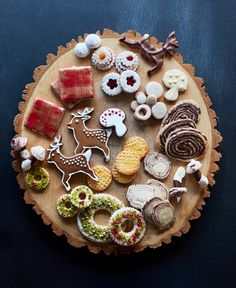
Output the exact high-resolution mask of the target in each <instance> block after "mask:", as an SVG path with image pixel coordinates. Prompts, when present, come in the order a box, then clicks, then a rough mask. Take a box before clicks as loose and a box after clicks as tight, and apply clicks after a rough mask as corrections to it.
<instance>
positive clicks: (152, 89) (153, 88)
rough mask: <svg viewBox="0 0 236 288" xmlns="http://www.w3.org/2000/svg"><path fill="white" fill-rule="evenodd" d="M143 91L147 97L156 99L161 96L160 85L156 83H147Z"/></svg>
mask: <svg viewBox="0 0 236 288" xmlns="http://www.w3.org/2000/svg"><path fill="white" fill-rule="evenodd" d="M145 91H146V93H147V95H151V94H152V95H155V96H156V97H157V98H160V97H161V95H162V94H163V87H162V85H161V84H160V83H158V82H156V81H151V82H148V83H147V85H146V86H145Z"/></svg>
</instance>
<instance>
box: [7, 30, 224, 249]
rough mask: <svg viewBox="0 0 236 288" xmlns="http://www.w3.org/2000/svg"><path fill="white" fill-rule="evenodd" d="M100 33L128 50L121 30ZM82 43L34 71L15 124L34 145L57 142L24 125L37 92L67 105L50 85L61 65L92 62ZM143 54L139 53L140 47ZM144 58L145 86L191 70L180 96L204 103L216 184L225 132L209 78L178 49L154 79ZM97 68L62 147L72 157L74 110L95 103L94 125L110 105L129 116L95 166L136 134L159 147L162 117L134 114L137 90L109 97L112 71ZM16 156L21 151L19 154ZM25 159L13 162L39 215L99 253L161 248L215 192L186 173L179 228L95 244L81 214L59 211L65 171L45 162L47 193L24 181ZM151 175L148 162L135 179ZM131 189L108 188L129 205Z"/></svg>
mask: <svg viewBox="0 0 236 288" xmlns="http://www.w3.org/2000/svg"><path fill="white" fill-rule="evenodd" d="M97 34H98V35H100V33H99V32H97ZM124 34H125V35H126V36H127V37H128V38H136V39H138V38H140V37H141V35H140V34H138V33H136V32H134V31H128V32H127V33H124ZM85 36H86V35H84V37H85ZM100 36H101V37H102V45H103V46H108V47H110V48H112V49H113V50H114V52H115V53H116V54H117V53H119V52H121V51H124V50H128V48H127V47H126V46H125V45H122V44H120V42H119V41H118V38H120V37H121V35H119V34H118V33H115V32H113V31H111V30H108V29H105V30H104V31H103V34H102V35H100ZM83 39H84V38H82V37H79V39H78V41H79V42H81V41H83ZM151 41H152V43H153V44H155V45H158V41H157V39H156V38H154V37H152V38H151ZM76 43H77V41H75V40H72V41H71V42H70V43H68V44H67V45H66V47H63V46H60V47H59V48H58V52H57V55H53V54H49V55H48V56H47V64H46V65H43V66H40V67H38V68H36V69H35V71H34V76H33V77H34V81H35V82H33V83H30V84H27V85H26V88H25V91H24V93H23V99H24V101H23V102H20V104H19V110H20V114H18V115H17V116H16V117H15V120H14V126H15V131H16V133H17V134H20V135H23V136H27V137H28V139H29V141H28V144H27V145H28V147H31V146H35V145H42V146H43V147H45V148H48V147H49V144H50V143H51V142H52V140H51V141H50V140H49V139H47V138H46V137H43V136H40V135H38V134H36V133H34V132H32V131H30V130H27V129H26V128H25V127H24V121H25V119H26V116H27V114H28V112H29V110H30V108H31V105H32V103H33V101H34V99H35V98H36V97H42V98H43V99H45V100H49V101H51V102H53V103H55V104H57V105H60V106H63V105H62V104H61V103H60V101H59V100H58V99H57V98H56V97H55V95H54V94H53V93H52V91H51V89H50V84H51V83H52V81H54V80H55V79H56V78H57V77H58V70H59V69H60V68H64V67H70V66H73V65H76V66H80V65H81V66H85V65H89V66H90V65H91V60H90V57H87V58H86V59H79V58H77V57H76V56H75V54H74V52H73V47H74V46H75V45H76ZM137 54H138V55H139V53H138V52H137ZM139 59H140V67H139V69H138V73H139V75H140V77H141V83H142V87H141V89H144V87H145V85H146V83H147V82H148V81H150V80H155V81H158V82H161V79H162V77H163V74H164V73H165V71H167V70H169V69H179V70H182V71H183V72H184V73H185V74H186V75H187V77H188V80H189V85H188V89H187V91H186V92H184V93H182V94H181V95H180V97H179V99H178V100H183V99H192V100H194V101H195V102H196V103H197V104H198V105H199V106H200V107H201V112H202V113H201V119H200V122H199V124H198V129H200V130H201V131H202V132H203V133H204V134H205V135H206V136H207V138H208V149H207V152H206V155H205V156H204V159H203V161H202V162H203V168H202V172H203V174H205V175H207V176H208V179H209V183H210V185H213V184H214V183H215V182H214V179H213V177H214V173H215V172H216V171H217V170H218V166H217V164H216V162H217V161H219V159H220V157H221V155H220V153H218V152H217V151H216V150H215V148H216V147H217V146H218V145H219V143H220V141H221V136H220V134H219V133H218V132H217V131H216V130H215V126H216V114H215V112H214V111H213V110H212V109H210V108H209V107H210V106H211V101H210V98H209V97H208V96H207V95H206V93H205V90H204V84H203V80H202V79H201V78H198V77H195V76H194V67H193V66H192V65H190V64H183V59H182V56H181V55H180V54H175V56H174V57H172V58H168V57H165V59H164V65H163V67H162V68H161V70H160V71H159V72H158V73H156V74H154V75H153V76H152V77H150V78H148V77H147V74H146V71H147V70H148V69H149V68H150V67H151V66H150V63H147V62H146V61H145V60H144V59H143V58H142V57H141V56H140V55H139ZM92 69H93V76H94V81H95V95H96V96H95V99H94V100H88V101H85V102H81V104H79V105H77V107H76V108H75V109H73V110H72V111H69V110H66V112H65V115H64V117H63V120H62V123H61V126H60V128H59V131H58V134H62V139H63V140H62V142H63V143H64V146H63V149H62V151H63V152H64V154H66V155H68V156H69V155H72V154H73V151H74V148H75V141H74V139H73V136H72V133H71V131H69V130H68V128H67V127H66V123H68V122H69V121H70V119H71V116H70V113H72V112H76V111H77V110H78V109H83V108H84V107H86V106H88V107H95V111H94V112H93V114H92V117H91V119H90V120H89V121H88V122H87V126H88V127H90V128H95V127H99V123H98V118H99V116H100V114H101V113H102V112H103V111H104V110H105V109H107V108H109V107H119V108H122V109H123V110H124V111H125V113H126V116H127V119H126V122H125V123H126V125H127V127H128V133H127V134H126V135H125V137H123V138H122V139H120V138H117V137H116V136H115V133H113V134H112V137H111V138H110V141H109V146H110V149H111V160H110V161H109V162H108V163H105V162H104V160H103V154H102V153H101V152H99V151H95V150H93V156H92V160H91V163H92V164H91V166H93V165H96V164H102V165H104V166H107V167H108V168H110V169H111V167H112V165H113V163H114V160H115V158H116V155H117V153H118V152H120V151H121V149H122V144H123V142H124V140H125V139H127V138H128V137H129V136H131V135H139V136H141V137H143V138H145V139H146V140H147V141H148V143H149V151H156V150H157V147H156V145H155V139H156V135H157V132H158V130H159V127H160V124H161V121H158V120H154V119H151V120H149V121H146V122H140V121H136V120H135V119H134V117H133V112H132V111H131V110H130V102H131V101H132V100H133V95H126V94H124V93H123V94H121V95H119V96H116V97H109V96H106V95H105V94H104V93H103V92H102V90H101V79H102V77H103V76H104V75H105V74H106V73H108V72H102V71H99V70H96V69H94V68H93V67H92ZM111 71H115V68H112V70H110V71H109V72H111ZM161 100H163V99H161ZM163 101H164V100H163ZM166 104H167V105H168V108H170V107H171V106H172V105H173V104H172V103H166ZM13 156H15V155H14V153H13ZM20 161H21V160H20V159H16V160H15V161H14V162H13V168H14V169H15V170H16V171H17V172H19V174H18V176H17V180H18V182H19V185H20V187H21V188H22V189H24V190H25V194H24V199H25V201H26V203H27V204H33V205H34V210H35V211H36V212H37V213H38V214H41V215H42V218H43V221H44V223H45V224H52V230H53V231H54V232H55V233H56V234H57V235H63V234H65V236H66V237H67V240H68V242H69V243H70V244H71V245H73V246H75V247H81V246H84V245H87V246H88V248H89V250H90V251H92V252H94V253H97V252H99V251H100V250H104V252H105V253H106V254H110V253H118V252H122V253H123V252H124V253H128V252H131V251H136V252H137V251H142V250H143V249H145V248H146V247H152V248H156V247H158V246H160V245H161V243H162V242H164V243H170V242H171V237H172V236H173V235H174V236H181V234H182V233H186V232H188V230H189V228H190V224H189V220H192V219H196V218H198V217H199V216H200V212H199V210H201V209H202V205H203V204H204V200H203V198H204V197H209V194H210V193H209V192H208V191H207V188H204V189H201V188H200V186H199V185H198V184H196V182H195V181H194V179H193V177H186V178H187V179H186V187H187V189H188V192H187V193H186V195H184V197H183V199H182V201H181V202H180V203H178V204H176V203H175V202H174V203H173V205H174V206H175V210H176V222H175V224H174V226H173V227H171V228H170V229H168V230H166V231H163V232H161V233H160V232H158V231H157V229H156V228H155V227H154V226H152V225H150V224H148V226H147V232H146V234H145V237H144V238H143V240H142V241H141V242H140V243H138V244H137V245H136V246H134V247H129V248H123V247H119V246H117V245H116V244H113V243H112V244H106V245H97V244H95V243H92V242H89V241H88V240H87V239H85V238H84V237H83V236H82V235H81V234H80V232H79V230H78V228H77V225H76V219H75V218H73V219H69V220H67V219H63V218H62V217H60V216H59V215H58V213H57V211H56V207H55V205H56V204H55V203H56V200H57V199H58V197H59V196H60V195H62V194H64V193H66V191H65V189H64V187H63V185H62V184H61V174H60V172H59V171H57V169H56V168H55V166H54V165H50V164H47V163H46V162H44V163H43V164H42V166H43V167H45V168H46V169H47V170H48V171H49V173H50V184H49V186H48V187H47V188H46V189H45V190H44V191H43V192H36V191H33V190H31V189H29V188H28V187H27V185H26V183H25V180H24V173H22V172H21V169H20ZM180 165H184V164H183V163H181V162H177V161H173V162H172V169H171V173H170V175H169V177H168V178H167V179H166V180H165V181H164V183H165V184H166V185H167V186H168V187H171V186H172V178H173V175H174V173H175V171H176V169H177V168H178V167H179V166H180ZM77 175H79V176H77ZM77 175H76V176H74V177H72V179H71V180H72V181H71V182H70V183H71V186H72V188H73V187H75V186H76V185H79V184H82V183H86V181H85V177H84V175H83V174H77ZM149 178H152V177H150V176H149V175H148V174H147V173H145V172H144V169H143V167H141V169H140V170H139V172H138V176H137V177H136V179H135V180H134V182H133V183H144V182H145V181H146V180H147V179H149ZM127 188H128V186H125V185H120V184H118V183H117V182H115V181H112V185H111V186H110V188H109V189H108V190H107V191H105V192H106V193H109V194H112V195H115V196H116V197H118V198H119V199H121V200H122V201H123V202H124V203H125V204H126V205H128V203H127V201H126V198H125V194H126V191H127ZM105 218H106V217H100V218H99V219H98V220H97V221H98V222H99V221H100V222H105V221H107V220H104V219H105Z"/></svg>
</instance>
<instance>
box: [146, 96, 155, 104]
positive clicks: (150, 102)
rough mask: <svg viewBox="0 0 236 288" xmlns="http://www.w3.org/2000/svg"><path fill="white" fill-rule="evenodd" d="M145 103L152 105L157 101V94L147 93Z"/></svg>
mask: <svg viewBox="0 0 236 288" xmlns="http://www.w3.org/2000/svg"><path fill="white" fill-rule="evenodd" d="M146 103H147V104H148V105H154V104H155V103H157V96H156V95H154V94H150V95H148V96H147V99H146Z"/></svg>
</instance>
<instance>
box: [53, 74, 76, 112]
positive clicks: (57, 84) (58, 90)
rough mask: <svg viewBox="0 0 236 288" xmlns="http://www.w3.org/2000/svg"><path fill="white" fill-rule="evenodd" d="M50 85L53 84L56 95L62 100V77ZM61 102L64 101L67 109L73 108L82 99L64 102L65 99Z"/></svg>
mask: <svg viewBox="0 0 236 288" xmlns="http://www.w3.org/2000/svg"><path fill="white" fill-rule="evenodd" d="M50 86H51V89H52V91H53V93H54V94H55V95H56V97H57V98H58V99H59V100H61V81H60V79H59V78H57V79H56V80H55V81H53V82H52V84H51V85H50ZM61 102H62V103H63V105H64V106H65V107H66V108H67V109H69V110H71V109H73V108H74V107H75V106H76V105H77V104H78V103H79V102H80V100H78V101H72V102H63V101H61Z"/></svg>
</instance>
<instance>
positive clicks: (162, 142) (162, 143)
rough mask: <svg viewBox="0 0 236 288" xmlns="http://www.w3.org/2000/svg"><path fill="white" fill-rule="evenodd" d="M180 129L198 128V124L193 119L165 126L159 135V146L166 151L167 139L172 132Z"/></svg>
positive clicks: (177, 121) (180, 120) (181, 120)
mask: <svg viewBox="0 0 236 288" xmlns="http://www.w3.org/2000/svg"><path fill="white" fill-rule="evenodd" d="M179 128H196V123H195V122H194V121H193V120H192V119H179V120H176V121H174V122H170V123H169V124H167V125H165V126H164V127H163V128H162V129H161V130H160V131H159V133H158V134H157V144H158V145H159V146H160V148H161V149H162V150H163V151H165V144H166V139H167V138H168V136H169V135H170V133H171V132H173V131H175V130H176V129H179Z"/></svg>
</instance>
